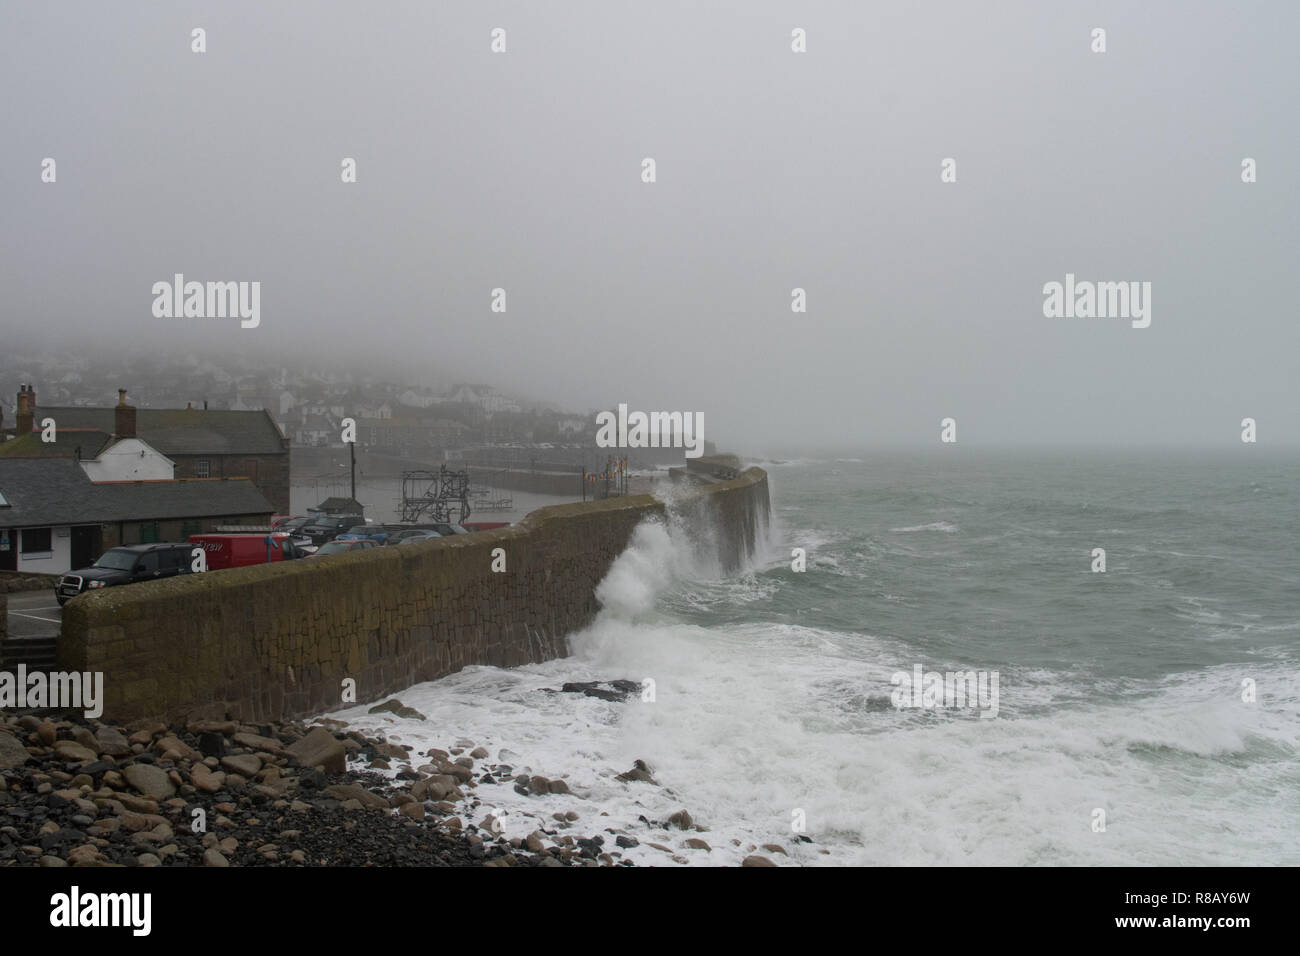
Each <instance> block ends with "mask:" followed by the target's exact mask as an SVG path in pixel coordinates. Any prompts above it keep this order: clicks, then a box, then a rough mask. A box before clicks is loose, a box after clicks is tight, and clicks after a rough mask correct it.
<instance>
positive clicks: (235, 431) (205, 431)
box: [5, 405, 288, 458]
mask: <svg viewBox="0 0 1300 956" xmlns="http://www.w3.org/2000/svg"><path fill="white" fill-rule="evenodd" d="M34 415H35V420H36V421H37V422H39V421H40V420H41V419H42V418H46V417H49V418H53V419H54V422H55V424H56V425H57V426H58V430H59V431H62V430H63V429H65V428H69V429H71V428H92V429H97V430H99V431H101V432H104V433H105V434H106V435H111V434H112V433H113V431H114V417H115V416H114V413H113V406H111V405H109V406H105V407H89V406H81V405H61V406H50V405H41V406H38V407H37V408H36V409H35V412H34ZM135 433H136V436H137V437H139V438H142V439H144V440H145V441H147V442H148V443H149V444H150V445H152V446H153V447H154V448H156V449H158V451H160V452H162V453H163V454H164V455H166V456H167V457H168V458H172V457H174V456H176V455H275V454H282V453H287V452H288V449H287V448H285V447H284V445H283V444H282V443H281V436H280V429H279V428H278V427H277V426H276V424H275V422H274V421H273V420H272V419H271V416H270V414H268V413H267V412H266V410H265V409H259V410H257V411H255V412H234V411H230V410H228V409H207V408H137V409H136V412H135ZM21 440H22V439H15V441H21ZM5 444H8V443H7V442H6V443H5ZM82 451H83V454H87V456H88V453H86V452H85V449H84V448H83V449H82Z"/></svg>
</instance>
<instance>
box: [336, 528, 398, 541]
mask: <svg viewBox="0 0 1300 956" xmlns="http://www.w3.org/2000/svg"><path fill="white" fill-rule="evenodd" d="M390 535H392V531H390V530H389V529H388V528H386V527H384V526H383V525H381V524H358V525H353V526H352V527H351V528H348V530H347V531H344V532H343V533H342V534H341V535H338V536H337V537H336V538H335V539H334V540H335V541H359V540H363V539H364V540H368V541H373V542H375V544H386V543H387V542H388V538H389V536H390Z"/></svg>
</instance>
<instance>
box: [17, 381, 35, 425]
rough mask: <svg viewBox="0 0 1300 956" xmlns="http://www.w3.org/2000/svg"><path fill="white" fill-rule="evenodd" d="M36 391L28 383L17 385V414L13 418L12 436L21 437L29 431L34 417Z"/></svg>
mask: <svg viewBox="0 0 1300 956" xmlns="http://www.w3.org/2000/svg"><path fill="white" fill-rule="evenodd" d="M35 405H36V393H35V392H34V391H32V387H31V386H30V385H19V386H18V414H17V416H16V417H15V419H14V437H15V438H21V437H22V436H23V435H26V434H28V433H30V432H31V430H32V424H33V419H34V418H35V407H34V406H35Z"/></svg>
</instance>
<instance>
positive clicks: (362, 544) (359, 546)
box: [311, 538, 379, 558]
mask: <svg viewBox="0 0 1300 956" xmlns="http://www.w3.org/2000/svg"><path fill="white" fill-rule="evenodd" d="M377 547H379V545H377V544H375V542H373V541H370V540H369V539H366V538H359V539H357V540H355V541H337V540H335V541H327V542H325V543H324V544H322V545H321V546H320V547H319V548H317V549H316V551H315V553H313V554H312V555H311V556H312V557H313V558H321V557H328V556H329V555H331V554H348V553H350V552H352V551H368V550H369V549H371V548H377Z"/></svg>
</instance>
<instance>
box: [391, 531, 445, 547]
mask: <svg viewBox="0 0 1300 956" xmlns="http://www.w3.org/2000/svg"><path fill="white" fill-rule="evenodd" d="M441 537H442V535H440V534H438V532H436V531H431V530H429V529H428V528H407V529H406V530H405V531H398V532H397V533H396V534H394V535H393V536H392V537H390V538H389V539H388V543H389V544H410V543H412V542H413V541H430V540H432V539H434V538H441Z"/></svg>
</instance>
